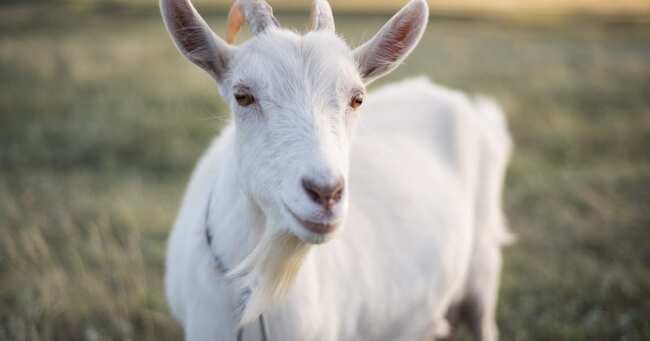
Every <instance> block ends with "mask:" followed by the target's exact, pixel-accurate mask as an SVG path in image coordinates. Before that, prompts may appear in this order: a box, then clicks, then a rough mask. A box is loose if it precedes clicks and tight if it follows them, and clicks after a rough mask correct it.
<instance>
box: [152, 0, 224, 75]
mask: <svg viewBox="0 0 650 341" xmlns="http://www.w3.org/2000/svg"><path fill="white" fill-rule="evenodd" d="M160 11H161V13H162V17H163V21H164V22H165V27H167V31H168V32H169V34H170V35H171V37H172V40H173V41H174V43H175V44H176V47H178V50H179V51H181V53H182V54H183V55H184V56H185V57H187V59H189V60H190V61H191V62H193V63H194V64H196V65H198V66H199V67H201V68H202V69H203V70H205V71H207V72H208V73H209V74H210V75H211V76H212V77H213V78H214V79H215V80H216V81H217V83H221V82H222V80H223V77H224V74H225V73H226V72H227V69H228V64H229V62H230V59H231V57H232V55H233V48H232V47H231V46H230V45H228V44H227V43H226V42H224V41H223V40H222V39H221V38H219V37H218V36H217V35H216V34H214V32H213V31H212V30H211V29H210V27H208V24H206V23H205V20H203V18H201V16H200V15H199V13H198V12H197V11H196V9H195V8H194V6H192V4H191V2H190V1H189V0H160Z"/></svg>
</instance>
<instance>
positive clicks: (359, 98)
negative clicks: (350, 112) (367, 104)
mask: <svg viewBox="0 0 650 341" xmlns="http://www.w3.org/2000/svg"><path fill="white" fill-rule="evenodd" d="M361 104H363V94H356V95H354V96H352V99H351V100H350V107H352V109H356V108H358V107H360V106H361Z"/></svg>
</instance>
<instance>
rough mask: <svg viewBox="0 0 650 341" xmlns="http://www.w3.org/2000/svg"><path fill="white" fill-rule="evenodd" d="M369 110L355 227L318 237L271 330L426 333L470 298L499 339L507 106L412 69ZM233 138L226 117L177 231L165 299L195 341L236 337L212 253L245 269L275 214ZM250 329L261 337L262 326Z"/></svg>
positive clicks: (403, 336)
mask: <svg viewBox="0 0 650 341" xmlns="http://www.w3.org/2000/svg"><path fill="white" fill-rule="evenodd" d="M361 116H362V119H361V122H360V124H359V126H358V127H357V128H356V133H355V137H354V139H353V140H352V147H351V148H352V149H351V156H350V160H351V161H350V175H349V185H348V187H349V198H350V202H349V212H348V215H347V218H346V220H345V226H346V227H345V229H342V230H341V231H340V232H337V236H336V238H333V239H332V240H330V241H328V242H327V243H324V244H321V245H317V246H313V247H311V249H310V250H309V251H308V252H307V254H306V256H305V259H304V262H303V264H302V266H301V267H300V269H299V270H298V272H297V275H296V277H295V279H294V281H293V284H292V285H291V286H290V288H289V289H288V292H287V293H286V295H284V297H282V298H281V299H279V300H278V301H277V302H275V303H274V304H273V305H271V306H270V307H268V310H267V311H266V312H265V313H264V314H265V318H266V322H267V327H268V333H269V335H268V336H269V339H270V340H274V341H275V340H284V341H291V340H322V341H326V340H332V341H333V340H424V339H427V338H431V337H436V336H444V335H445V334H447V332H448V330H447V325H446V318H445V316H446V315H447V314H448V313H449V312H450V309H452V308H454V307H456V308H457V307H460V306H463V305H470V306H472V307H475V313H476V314H473V316H475V318H474V320H473V321H471V322H472V326H473V329H474V331H475V332H476V333H477V335H478V337H479V339H481V340H487V341H490V340H496V338H497V330H496V326H495V324H494V311H495V307H496V295H497V288H498V281H499V273H500V266H501V247H502V245H504V243H506V242H507V241H508V239H509V234H508V231H507V229H506V227H505V224H504V219H503V214H502V209H501V198H500V197H501V187H502V183H503V176H504V171H505V167H506V164H507V161H508V157H509V153H510V145H511V142H510V137H509V133H508V131H507V128H506V125H505V120H504V117H503V114H502V112H501V110H500V109H499V108H498V106H496V105H495V104H494V103H493V102H492V101H490V100H488V99H484V98H478V99H473V98H469V97H467V96H465V95H463V94H461V93H458V92H455V91H451V90H448V89H445V88H442V87H439V86H437V85H434V84H432V83H431V82H430V81H428V80H427V79H425V78H416V79H412V80H406V81H402V82H400V83H396V84H392V85H387V86H384V87H382V88H380V89H378V90H375V91H373V92H371V93H370V95H369V96H368V99H367V101H366V103H365V104H364V107H363V108H362V111H361ZM235 139H236V131H235V128H234V125H233V124H232V123H230V124H228V125H227V126H226V127H225V128H224V130H223V131H222V133H221V134H220V136H219V137H218V138H217V139H216V140H215V141H214V142H213V144H212V145H211V147H210V148H209V149H208V151H207V152H206V153H205V155H204V156H203V157H202V159H201V161H200V162H199V164H198V166H197V168H196V170H195V172H194V174H193V176H192V179H191V182H190V184H189V187H188V189H187V192H186V194H185V197H184V200H183V204H182V208H181V210H180V213H179V216H178V218H177V221H176V224H175V226H174V229H173V232H172V234H171V237H170V240H169V246H168V253H167V273H166V289H167V297H168V301H169V303H170V306H171V309H172V312H173V314H174V316H175V317H176V318H177V319H178V320H179V321H180V322H181V323H182V324H183V325H184V327H185V331H186V338H187V339H188V340H206V341H207V340H211V341H214V340H235V339H236V333H237V328H238V321H237V317H236V314H235V313H234V312H235V311H236V310H237V307H238V305H239V303H240V302H239V300H240V299H241V295H240V293H239V292H238V288H237V287H236V286H235V285H233V284H232V281H231V280H230V278H228V277H227V276H225V275H224V273H223V269H221V266H218V265H219V264H217V263H223V265H225V267H228V268H230V267H234V266H236V265H237V264H238V263H239V262H241V261H242V260H243V259H244V258H245V257H246V256H247V255H248V254H249V253H250V252H252V250H253V249H254V248H255V246H256V245H257V243H258V242H259V240H260V238H262V235H263V231H264V229H265V224H266V223H267V222H266V221H265V216H264V213H263V212H262V211H260V210H259V208H257V207H258V206H257V205H256V203H255V201H254V199H252V198H250V197H249V196H247V195H246V194H245V193H244V191H242V190H241V188H240V185H239V180H238V179H239V177H238V164H237V158H236V153H237V149H236V148H235ZM207 229H209V230H210V233H211V235H212V236H214V237H213V240H212V243H210V244H208V242H207V241H206V230H207ZM215 257H216V258H217V259H218V262H217V259H215ZM452 322H453V321H452ZM243 337H244V339H245V340H260V338H259V337H260V335H259V331H258V330H257V329H256V326H255V325H254V324H248V325H244V326H243Z"/></svg>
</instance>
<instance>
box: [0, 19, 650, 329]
mask: <svg viewBox="0 0 650 341" xmlns="http://www.w3.org/2000/svg"><path fill="white" fill-rule="evenodd" d="M12 11H13V10H12ZM21 11H22V12H21V13H23V14H24V15H23V16H21V17H16V16H15V15H14V14H15V12H0V340H41V339H57V340H61V339H65V340H67V339H82V340H96V339H115V340H123V339H132V340H161V339H178V338H179V337H180V334H179V330H178V327H177V326H176V324H175V322H174V321H173V320H172V319H171V317H170V315H169V314H168V312H167V309H166V306H165V302H164V297H163V293H162V273H163V259H164V244H165V239H166V236H167V232H168V230H169V228H170V226H171V224H172V222H173V219H174V215H175V210H176V208H177V207H178V204H179V200H180V196H181V194H182V190H183V188H184V186H185V184H186V181H187V178H188V176H189V172H190V171H191V169H192V168H193V166H194V162H195V161H196V159H197V158H198V156H199V154H200V153H201V151H202V150H203V149H204V148H205V147H206V146H207V144H208V143H209V141H210V139H211V137H212V136H213V135H214V134H216V133H217V132H218V130H219V128H220V127H221V126H222V125H223V122H224V121H225V120H227V115H225V114H223V105H222V103H221V101H220V100H219V99H218V97H217V92H216V89H215V87H214V85H213V84H212V83H211V82H210V80H209V78H208V77H207V76H205V75H204V74H203V73H201V71H199V70H198V69H197V68H195V67H194V66H192V65H191V64H189V63H188V62H186V61H185V60H183V59H182V58H181V57H180V56H179V54H178V53H177V52H176V51H175V49H174V48H173V46H172V44H171V41H169V39H168V37H167V35H166V33H165V32H164V30H163V28H162V25H161V22H160V19H159V18H158V17H157V16H156V15H155V13H153V15H151V16H120V15H96V14H84V15H78V13H76V12H75V14H74V15H73V14H71V13H69V12H66V10H58V11H53V12H48V13H49V14H48V15H47V16H43V15H42V14H39V13H37V12H38V11H30V9H29V8H26V9H24V8H23V9H21ZM28 14H31V15H28ZM209 19H210V20H209V21H210V22H211V23H213V24H214V26H215V27H216V28H218V29H219V30H220V29H222V27H223V17H218V16H217V17H210V18H209ZM280 19H281V21H283V22H284V23H290V24H291V25H292V26H295V27H304V26H305V22H306V18H304V17H296V16H282V15H280ZM385 19H386V18H383V17H361V18H355V17H349V16H347V17H343V18H341V19H339V20H338V21H337V26H338V29H339V30H340V31H341V32H342V33H343V34H344V36H345V37H346V38H347V39H348V40H349V41H351V42H353V43H355V44H356V43H360V42H362V41H363V39H364V38H367V37H369V36H370V35H371V34H372V33H374V31H375V30H376V29H377V28H378V27H379V26H380V25H381V24H382V23H383V21H385ZM421 73H424V74H428V75H430V76H431V77H433V78H434V79H436V80H437V81H439V82H441V83H444V84H448V85H450V86H453V87H456V88H460V89H463V90H465V91H469V92H471V93H475V92H483V93H487V94H491V95H494V96H495V97H497V98H498V99H499V101H500V102H502V103H503V104H504V106H505V108H506V110H507V112H508V115H509V120H510V124H511V128H512V131H513V134H514V135H515V141H516V150H515V154H514V159H513V163H512V167H511V168H510V173H509V178H508V183H507V190H506V192H507V193H506V203H507V212H508V216H509V218H510V223H511V225H512V228H513V230H514V231H515V232H516V233H517V234H518V236H519V243H518V244H516V245H515V246H513V247H512V248H510V249H509V250H508V251H507V252H506V257H507V259H506V265H505V271H504V281H503V290H502V295H501V305H500V311H499V322H500V325H501V329H502V334H503V340H619V339H620V340H646V339H648V338H650V322H648V319H647V316H650V301H648V299H647V295H648V292H650V269H649V265H648V264H650V248H648V247H647V245H648V243H650V233H648V227H649V226H650V216H649V215H648V214H647V203H648V202H650V191H649V190H648V189H649V188H650V153H648V150H647V148H648V146H650V133H649V132H650V27H648V26H643V25H640V26H611V25H603V24H599V23H591V22H581V23H576V24H567V25H564V26H560V27H552V26H548V25H521V24H513V23H505V22H498V21H480V20H479V21H453V20H433V21H432V22H431V24H430V27H429V30H428V32H427V34H426V35H425V37H424V40H423V42H422V44H421V45H420V47H419V48H418V49H417V50H416V52H415V53H414V55H413V56H412V57H411V58H409V59H408V61H407V62H406V64H405V65H404V66H403V67H401V68H400V69H399V71H398V72H396V73H395V74H394V75H392V76H390V78H388V79H386V80H384V81H382V82H383V83H386V82H389V81H394V80H397V79H400V78H403V77H405V76H407V75H415V74H421ZM364 119H372V117H370V116H368V117H365V118H364ZM404 119H408V115H407V114H405V115H404Z"/></svg>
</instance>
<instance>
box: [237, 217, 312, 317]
mask: <svg viewBox="0 0 650 341" xmlns="http://www.w3.org/2000/svg"><path fill="white" fill-rule="evenodd" d="M309 247H310V244H307V243H305V242H303V241H301V240H300V239H299V238H298V237H296V236H295V235H293V234H290V233H288V232H287V231H278V230H277V229H274V228H271V227H270V226H267V227H266V229H265V231H264V234H263V235H262V238H261V240H260V241H259V243H258V244H257V246H256V247H255V249H253V251H252V252H251V253H250V254H249V255H248V256H247V257H246V258H245V259H244V260H243V261H241V263H239V264H238V265H237V266H236V267H235V268H234V269H232V270H231V271H229V272H228V273H227V276H228V277H229V278H231V279H232V280H233V282H234V284H235V288H236V289H238V290H239V291H240V292H242V293H243V295H242V297H241V301H240V302H238V303H239V306H238V307H237V313H238V315H239V316H240V320H239V324H240V326H241V325H244V324H247V323H249V322H252V321H253V320H254V319H256V318H257V317H258V316H259V315H260V314H262V313H263V312H264V310H265V309H267V308H268V307H269V306H270V305H271V304H272V303H274V302H275V301H276V300H277V299H278V298H279V297H281V296H283V295H284V294H285V293H286V292H287V290H288V289H289V287H290V286H291V284H292V283H293V281H294V279H295V278H296V275H297V274H298V270H299V269H300V266H301V265H302V262H303V260H304V259H305V256H306V255H307V251H308V250H309Z"/></svg>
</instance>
